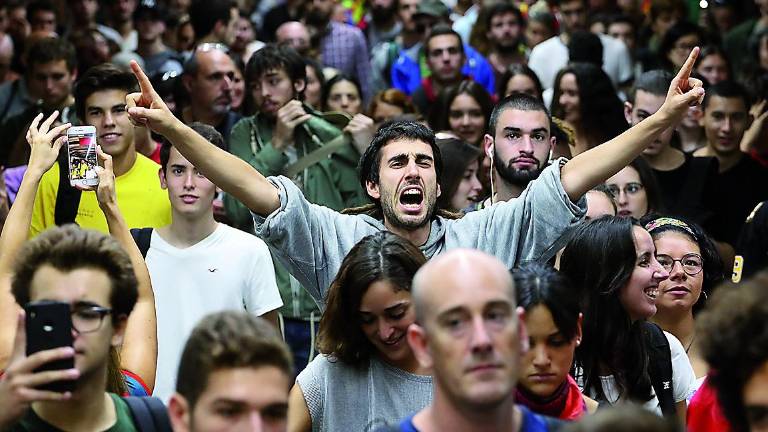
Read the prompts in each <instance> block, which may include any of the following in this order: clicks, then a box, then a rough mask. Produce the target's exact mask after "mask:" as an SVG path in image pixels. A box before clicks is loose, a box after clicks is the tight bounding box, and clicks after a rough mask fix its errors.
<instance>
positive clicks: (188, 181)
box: [184, 172, 195, 189]
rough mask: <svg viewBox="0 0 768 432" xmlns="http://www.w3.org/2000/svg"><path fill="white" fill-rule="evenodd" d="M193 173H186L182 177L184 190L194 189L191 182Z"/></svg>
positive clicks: (193, 184) (193, 183)
mask: <svg viewBox="0 0 768 432" xmlns="http://www.w3.org/2000/svg"><path fill="white" fill-rule="evenodd" d="M193 175H194V173H193V172H189V173H186V174H185V175H184V189H194V188H195V182H194V181H193V180H192V176H193Z"/></svg>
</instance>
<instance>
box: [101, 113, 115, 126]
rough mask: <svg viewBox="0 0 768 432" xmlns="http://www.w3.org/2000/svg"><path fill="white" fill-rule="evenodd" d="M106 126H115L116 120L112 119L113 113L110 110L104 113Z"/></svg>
mask: <svg viewBox="0 0 768 432" xmlns="http://www.w3.org/2000/svg"><path fill="white" fill-rule="evenodd" d="M103 123H104V126H112V125H114V124H115V119H114V117H112V113H111V112H110V111H109V110H106V111H105V112H104V120H103Z"/></svg>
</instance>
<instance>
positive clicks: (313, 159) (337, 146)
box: [284, 123, 351, 178]
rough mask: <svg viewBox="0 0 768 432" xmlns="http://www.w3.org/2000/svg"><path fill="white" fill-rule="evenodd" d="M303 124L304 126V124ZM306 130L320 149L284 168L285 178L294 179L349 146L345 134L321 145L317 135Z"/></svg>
mask: <svg viewBox="0 0 768 432" xmlns="http://www.w3.org/2000/svg"><path fill="white" fill-rule="evenodd" d="M304 124H305V125H306V123H304ZM306 129H307V132H308V133H310V136H311V138H312V140H313V141H315V143H316V144H318V145H320V146H321V147H320V148H318V149H316V150H314V151H312V152H310V153H307V154H306V155H304V156H303V157H302V158H300V159H299V160H297V161H296V162H294V163H292V164H290V165H289V166H287V167H285V171H284V173H285V176H286V177H288V178H294V177H296V176H297V175H298V174H299V173H301V172H302V171H304V169H306V168H309V167H311V166H312V165H314V164H316V163H318V162H320V161H322V160H325V159H327V158H329V157H330V156H331V155H333V154H334V153H335V152H337V151H339V150H341V149H343V148H344V147H345V146H347V145H349V144H350V142H351V141H350V137H349V135H347V134H346V133H342V134H341V135H339V136H337V137H336V138H334V139H332V140H331V141H329V142H328V143H326V144H323V143H322V142H321V141H320V138H318V136H317V135H315V134H313V133H312V132H311V131H310V130H309V128H306Z"/></svg>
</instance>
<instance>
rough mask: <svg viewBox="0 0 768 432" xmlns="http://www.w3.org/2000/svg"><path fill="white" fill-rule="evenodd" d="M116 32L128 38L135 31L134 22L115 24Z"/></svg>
mask: <svg viewBox="0 0 768 432" xmlns="http://www.w3.org/2000/svg"><path fill="white" fill-rule="evenodd" d="M114 25H115V27H114V28H115V30H117V32H118V33H120V35H121V36H122V37H128V35H129V34H130V33H131V32H132V31H133V21H132V20H125V21H123V22H115V23H114Z"/></svg>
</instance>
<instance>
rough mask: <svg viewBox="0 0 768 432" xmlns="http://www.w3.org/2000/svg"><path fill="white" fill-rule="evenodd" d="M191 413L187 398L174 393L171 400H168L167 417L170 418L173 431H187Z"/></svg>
mask: <svg viewBox="0 0 768 432" xmlns="http://www.w3.org/2000/svg"><path fill="white" fill-rule="evenodd" d="M191 415H192V413H191V412H189V403H188V402H187V399H186V398H184V396H182V395H180V394H178V393H174V394H173V396H171V400H169V401H168V417H170V419H171V424H172V425H173V430H174V432H188V431H189V429H190V428H189V425H190V416H191Z"/></svg>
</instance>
